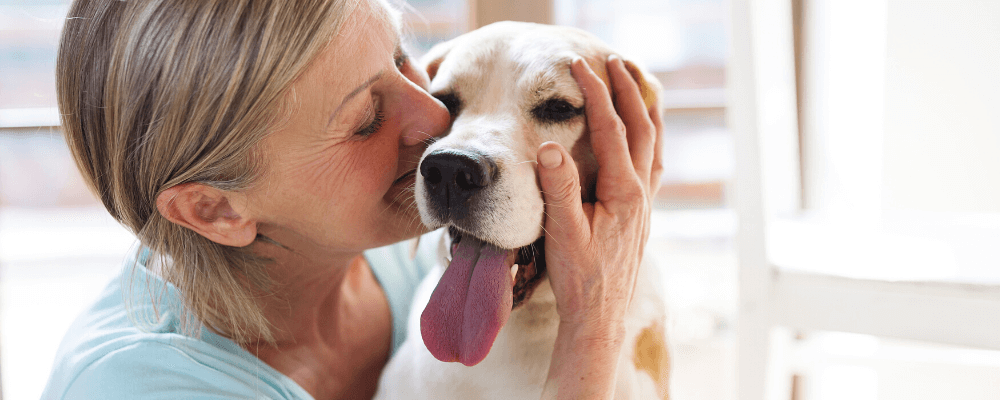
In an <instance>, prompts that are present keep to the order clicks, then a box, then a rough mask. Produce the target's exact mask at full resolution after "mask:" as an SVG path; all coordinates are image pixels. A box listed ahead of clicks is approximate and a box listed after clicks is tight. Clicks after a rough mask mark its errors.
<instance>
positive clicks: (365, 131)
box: [354, 110, 385, 139]
mask: <svg viewBox="0 0 1000 400" xmlns="http://www.w3.org/2000/svg"><path fill="white" fill-rule="evenodd" d="M384 122H385V114H383V113H382V110H378V111H375V115H374V117H373V118H372V122H370V123H369V124H368V125H367V126H365V127H364V128H361V129H359V130H357V131H355V132H354V137H356V138H361V139H365V138H368V137H369V136H371V135H372V134H374V133H375V132H378V130H379V129H382V123H384Z"/></svg>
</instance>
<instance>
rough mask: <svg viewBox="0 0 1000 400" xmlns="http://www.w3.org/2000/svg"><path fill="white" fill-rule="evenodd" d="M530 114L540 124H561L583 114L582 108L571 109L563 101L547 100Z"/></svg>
mask: <svg viewBox="0 0 1000 400" xmlns="http://www.w3.org/2000/svg"><path fill="white" fill-rule="evenodd" d="M531 113H532V114H533V115H534V116H535V118H537V119H538V120H539V121H542V122H549V123H555V122H563V121H566V120H569V119H571V118H573V117H576V116H577V115H581V114H583V107H573V105H572V104H569V102H568V101H566V100H563V99H548V100H545V102H543V103H542V104H539V105H538V106H537V107H535V108H534V109H533V110H531Z"/></svg>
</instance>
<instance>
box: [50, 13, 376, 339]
mask: <svg viewBox="0 0 1000 400" xmlns="http://www.w3.org/2000/svg"><path fill="white" fill-rule="evenodd" d="M359 1H363V0H253V1H249V0H145V1H143V0H136V1H132V0H129V1H118V0H77V1H75V2H74V3H73V5H72V6H71V8H70V11H69V15H68V17H67V20H66V25H65V28H64V30H63V34H62V39H61V43H60V45H59V55H58V60H57V63H56V70H57V90H58V94H59V108H60V112H61V114H62V124H63V128H64V129H65V135H66V140H67V142H68V143H69V147H70V149H71V150H72V153H73V156H74V158H75V160H76V163H77V166H78V167H79V169H80V171H81V172H82V174H83V176H84V179H85V180H86V181H87V183H88V185H89V186H90V188H91V189H92V190H93V191H94V193H96V194H97V196H98V197H99V198H100V200H101V202H102V203H103V204H104V207H105V208H107V210H108V211H109V212H110V213H111V215H112V216H114V218H116V219H117V220H118V221H119V222H121V223H122V224H123V225H125V226H126V227H127V228H129V229H130V230H131V231H132V232H133V233H135V234H136V236H137V237H138V238H139V240H140V241H141V242H142V244H143V245H144V246H145V247H147V248H149V249H150V251H151V253H152V255H153V256H154V257H156V259H157V260H159V262H158V265H160V266H161V270H160V274H161V275H162V277H163V278H164V279H165V280H166V281H167V282H170V283H172V284H173V285H175V286H176V287H177V288H178V289H179V290H180V292H181V294H182V297H183V301H184V309H185V313H187V314H186V315H189V316H191V315H193V317H194V318H195V320H197V321H198V322H200V323H202V324H204V325H205V326H206V327H208V328H209V329H211V330H213V331H215V332H216V333H219V334H221V335H223V336H226V337H229V338H230V339H232V340H234V341H235V342H237V343H239V344H247V343H251V342H258V341H263V342H268V343H270V342H273V340H274V332H272V329H273V328H272V326H271V324H270V323H269V322H268V321H267V319H266V318H265V317H264V313H263V310H262V304H261V303H260V302H259V301H258V300H259V299H260V297H261V296H267V295H270V294H271V293H272V292H271V289H272V284H273V282H272V280H271V279H270V278H269V276H268V272H267V260H264V259H261V258H259V257H256V256H254V254H252V252H251V251H250V249H249V247H251V246H248V247H246V248H236V247H229V246H224V245H220V244H217V243H215V242H212V241H210V240H208V239H206V238H205V237H202V236H201V235H199V234H197V233H195V232H194V231H191V230H189V229H187V228H184V227H181V226H178V225H176V224H174V223H171V222H170V221H168V220H167V219H166V218H164V217H163V216H162V215H160V213H159V212H158V211H157V209H156V206H155V205H156V198H157V196H158V195H159V194H160V193H161V192H162V191H164V190H165V189H167V188H170V187H172V186H175V185H178V184H183V183H188V182H198V183H201V184H205V185H209V186H212V187H215V188H218V189H221V190H226V191H239V190H244V189H246V188H248V187H250V185H252V184H253V183H254V182H255V179H257V178H258V177H259V176H260V175H261V173H262V171H263V169H264V168H265V167H266V166H265V165H261V164H262V162H261V159H262V157H260V156H259V155H257V154H255V149H257V148H258V143H260V141H261V139H262V138H264V137H265V135H267V133H268V132H269V131H270V130H271V129H273V127H274V124H275V123H277V122H278V120H279V119H280V118H281V116H280V114H282V113H283V112H282V111H281V109H282V107H283V104H282V103H283V101H282V99H283V98H284V92H285V91H286V89H287V88H288V87H289V86H290V84H291V83H292V82H293V80H294V79H295V78H296V77H297V76H298V75H299V74H300V73H301V72H302V71H303V70H304V69H305V68H306V66H307V65H308V64H309V63H310V61H312V59H313V58H314V57H315V56H316V54H317V53H319V52H320V51H321V50H322V49H323V48H325V47H326V46H327V45H328V44H329V43H330V42H331V40H332V38H333V37H334V36H335V35H336V34H337V33H338V32H339V30H340V28H341V26H342V25H343V23H344V21H345V19H346V18H348V17H349V16H350V15H351V14H352V12H353V11H354V9H355V8H356V7H357V4H358V2H359ZM385 11H388V10H385ZM382 17H383V18H391V16H390V15H389V14H388V13H386V14H385V15H382ZM258 239H259V238H258ZM189 320H190V319H189V318H181V321H189ZM189 331H191V332H193V331H194V330H193V329H192V330H189Z"/></svg>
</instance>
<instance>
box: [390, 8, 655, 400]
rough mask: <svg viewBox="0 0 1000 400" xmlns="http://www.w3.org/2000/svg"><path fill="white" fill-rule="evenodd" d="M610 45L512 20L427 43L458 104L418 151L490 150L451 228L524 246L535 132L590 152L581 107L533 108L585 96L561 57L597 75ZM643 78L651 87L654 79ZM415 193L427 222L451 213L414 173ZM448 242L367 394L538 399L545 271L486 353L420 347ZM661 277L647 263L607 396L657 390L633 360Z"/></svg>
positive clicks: (533, 204)
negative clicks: (465, 216)
mask: <svg viewBox="0 0 1000 400" xmlns="http://www.w3.org/2000/svg"><path fill="white" fill-rule="evenodd" d="M608 54H611V51H610V50H609V49H608V48H607V47H605V46H604V45H603V44H602V43H601V42H600V41H599V40H597V39H596V38H594V37H593V36H591V35H589V34H586V33H584V32H582V31H579V30H576V29H571V28H563V27H552V26H544V25H535V24H525V23H512V22H504V23H497V24H493V25H489V26H487V27H484V28H482V29H479V30H477V31H474V32H471V33H468V34H466V35H463V36H460V37H458V38H456V39H454V40H452V41H449V42H446V43H443V44H440V45H438V46H436V47H435V48H433V49H432V50H431V51H430V53H429V54H428V55H427V57H426V58H425V60H429V63H428V64H429V67H428V69H429V72H430V73H431V75H432V78H433V79H432V82H431V86H430V92H431V93H432V94H435V95H440V94H443V93H452V92H453V93H455V94H457V95H458V97H460V98H461V100H462V103H463V105H462V108H461V110H460V112H459V113H458V115H457V118H456V119H455V121H454V123H453V125H452V129H451V132H450V133H449V134H448V136H446V137H443V138H441V139H440V140H438V141H436V142H435V143H433V144H432V145H431V146H430V147H429V148H428V149H427V151H426V152H425V153H424V154H425V155H426V154H429V153H430V152H432V151H434V150H437V149H442V148H458V149H463V150H472V151H476V152H478V153H480V154H484V155H486V156H487V157H490V158H492V159H493V160H494V161H495V162H496V164H497V168H498V170H499V171H500V172H499V174H498V177H499V179H497V180H495V181H493V182H492V183H491V185H490V186H489V187H487V188H485V189H484V191H486V192H485V193H484V194H483V196H480V197H481V200H477V202H476V203H475V204H472V205H471V208H472V210H471V212H472V213H473V215H475V216H476V217H475V220H476V223H475V224H474V225H469V224H466V226H459V228H460V229H461V230H463V231H465V232H467V233H470V234H472V235H474V236H476V237H479V238H481V239H484V240H486V241H489V242H492V243H494V244H496V245H498V246H500V247H503V248H518V247H521V246H525V245H528V244H530V243H532V242H534V241H535V239H537V238H538V237H539V236H540V235H541V234H542V233H543V232H542V223H543V221H544V203H543V200H542V196H541V192H540V190H539V186H538V183H537V181H536V170H535V163H534V160H535V152H536V150H537V148H538V146H539V145H540V144H541V143H542V142H544V141H549V140H551V141H556V142H558V143H560V144H562V145H563V146H565V147H566V148H567V149H573V148H574V146H576V145H578V142H581V141H587V143H586V144H585V145H584V146H583V149H584V150H582V152H583V153H588V152H589V139H587V138H586V137H585V136H583V135H584V133H585V132H586V122H585V118H584V117H583V116H582V115H581V116H580V117H578V118H575V119H573V120H570V121H566V122H563V123H557V124H545V123H540V122H539V121H537V120H536V119H535V118H534V117H533V115H532V114H531V112H530V110H531V109H532V107H534V106H535V105H536V104H537V103H538V102H539V101H541V100H544V99H548V98H551V97H553V96H558V97H560V98H562V99H565V100H567V101H568V102H569V103H570V104H572V105H573V106H575V107H582V106H583V94H582V93H581V91H580V88H579V87H578V86H577V84H576V81H575V80H574V79H573V77H572V75H571V74H570V71H569V63H570V60H571V59H572V58H574V57H577V56H582V57H584V58H585V59H588V60H590V59H593V60H594V62H591V64H592V66H593V68H594V69H595V70H598V69H600V71H599V73H601V72H602V71H603V60H604V59H606V57H607V55H608ZM598 63H599V64H600V65H598ZM646 79H647V80H650V84H651V85H654V86H653V87H654V88H656V87H657V86H655V85H656V83H655V81H653V80H651V79H652V78H649V77H648V76H646ZM581 158H586V157H581ZM574 159H576V160H577V162H578V166H579V167H580V169H581V175H582V176H583V177H586V176H591V177H592V176H594V173H595V172H594V171H595V168H596V163H595V162H594V160H593V159H592V158H591V159H590V160H580V159H577V154H574ZM584 190H585V191H586V190H587V188H584ZM415 194H416V201H417V204H418V206H419V208H420V211H421V217H422V218H423V221H424V223H425V224H427V225H428V226H429V227H431V228H436V227H439V226H442V225H445V224H454V223H455V222H454V221H440V220H437V219H436V217H435V216H434V215H433V214H432V213H430V212H427V207H428V206H427V199H426V193H425V191H424V189H423V182H422V177H421V176H420V174H418V175H417V182H416V189H415ZM447 246H448V244H447V243H442V244H441V247H440V251H439V253H440V254H441V262H440V263H439V264H438V266H437V267H436V268H435V269H434V270H432V271H431V272H430V274H429V276H428V277H427V278H426V279H424V281H423V282H422V283H421V284H420V286H419V288H418V289H417V293H416V296H415V298H414V301H413V308H412V311H411V314H410V317H409V322H408V332H409V336H408V338H407V339H406V341H405V343H404V344H403V345H402V347H401V348H400V349H399V351H398V352H397V353H396V355H395V356H394V357H393V359H392V360H391V361H390V362H389V364H388V365H387V366H386V368H385V370H384V372H383V375H382V381H381V384H380V387H379V391H378V394H377V395H376V398H380V399H537V398H540V396H541V395H542V391H543V387H544V385H545V381H546V377H547V375H548V369H549V362H550V360H551V357H552V352H553V347H554V343H555V339H556V332H557V328H558V324H559V316H558V315H557V313H556V308H555V297H554V296H553V293H552V289H551V287H550V286H549V282H548V279H543V280H542V282H541V283H540V284H539V285H538V286H537V287H536V288H535V290H534V292H533V294H532V295H531V296H530V298H529V299H528V300H527V301H525V302H524V304H523V305H522V306H520V307H518V308H516V309H515V310H513V311H512V313H511V315H510V318H509V320H508V321H507V323H506V325H505V326H504V327H503V328H502V329H501V331H500V333H499V335H498V336H497V339H496V341H495V342H494V344H493V347H492V350H491V351H490V353H489V355H488V356H487V357H486V358H485V359H484V360H483V361H482V362H481V363H479V364H478V365H475V366H473V367H466V366H464V365H462V364H459V363H444V362H441V361H438V360H437V359H435V358H434V356H432V355H431V353H430V352H429V351H428V350H427V348H426V347H425V346H424V343H423V340H422V338H421V335H420V314H421V312H422V311H423V309H424V307H425V306H426V304H427V301H428V299H429V298H430V295H431V292H432V291H433V290H434V288H435V286H436V285H437V282H438V280H439V279H440V278H441V275H442V273H443V272H444V269H445V266H446V265H447V261H446V260H445V255H447V254H448V251H447ZM647 259H648V257H647ZM659 284H660V278H659V276H658V271H657V270H656V268H655V267H654V266H652V265H650V264H649V263H648V262H644V263H643V265H642V267H641V268H640V272H639V277H638V283H637V288H636V292H635V297H634V299H633V301H632V303H631V308H630V309H629V314H628V316H627V320H626V332H627V333H626V335H627V336H626V341H625V343H626V345H625V346H624V348H623V350H622V354H621V358H620V360H619V366H618V374H619V376H618V382H617V390H616V396H615V398H618V399H653V398H663V397H665V394H664V393H665V389H664V388H665V387H666V383H665V382H664V380H665V373H664V374H663V375H661V376H656V377H654V376H651V374H650V373H649V372H648V371H646V370H643V369H640V368H638V367H637V361H636V359H637V358H636V357H637V355H636V354H635V351H636V347H637V346H636V345H635V343H636V340H637V338H638V337H639V335H640V332H643V330H647V334H648V332H658V334H659V335H662V332H663V327H664V324H665V318H666V312H665V306H664V303H663V299H662V295H661V294H662V289H661V288H660V287H659ZM657 327H658V328H659V329H658V330H657V329H653V330H651V331H650V330H649V329H651V328H657ZM660 339H661V342H660V343H661V344H662V343H664V342H663V341H662V339H663V338H660ZM664 351H665V349H664Z"/></svg>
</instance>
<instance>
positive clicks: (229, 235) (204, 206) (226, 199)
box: [156, 183, 257, 247]
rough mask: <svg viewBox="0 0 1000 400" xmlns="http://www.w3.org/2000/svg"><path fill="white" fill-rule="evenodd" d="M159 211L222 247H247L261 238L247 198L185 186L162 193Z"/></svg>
mask: <svg viewBox="0 0 1000 400" xmlns="http://www.w3.org/2000/svg"><path fill="white" fill-rule="evenodd" d="M156 208H157V210H159V211H160V214H161V215H163V217H165V218H166V219H167V220H169V221H170V222H173V223H175V224H177V225H180V226H183V227H185V228H188V229H190V230H192V231H195V232H197V233H198V234H199V235H201V236H204V237H206V238H208V240H211V241H213V242H216V243H218V244H221V245H226V246H232V247H244V246H248V245H250V243H253V241H254V239H255V238H256V237H257V223H256V221H254V220H253V219H252V218H250V215H249V213H250V210H249V208H248V207H247V201H246V197H245V196H243V195H241V194H238V193H233V192H227V191H224V190H220V189H216V188H214V187H211V186H208V185H204V184H201V183H184V184H180V185H177V186H173V187H170V188H168V189H167V190H164V191H163V192H160V195H159V196H157V197H156Z"/></svg>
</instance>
